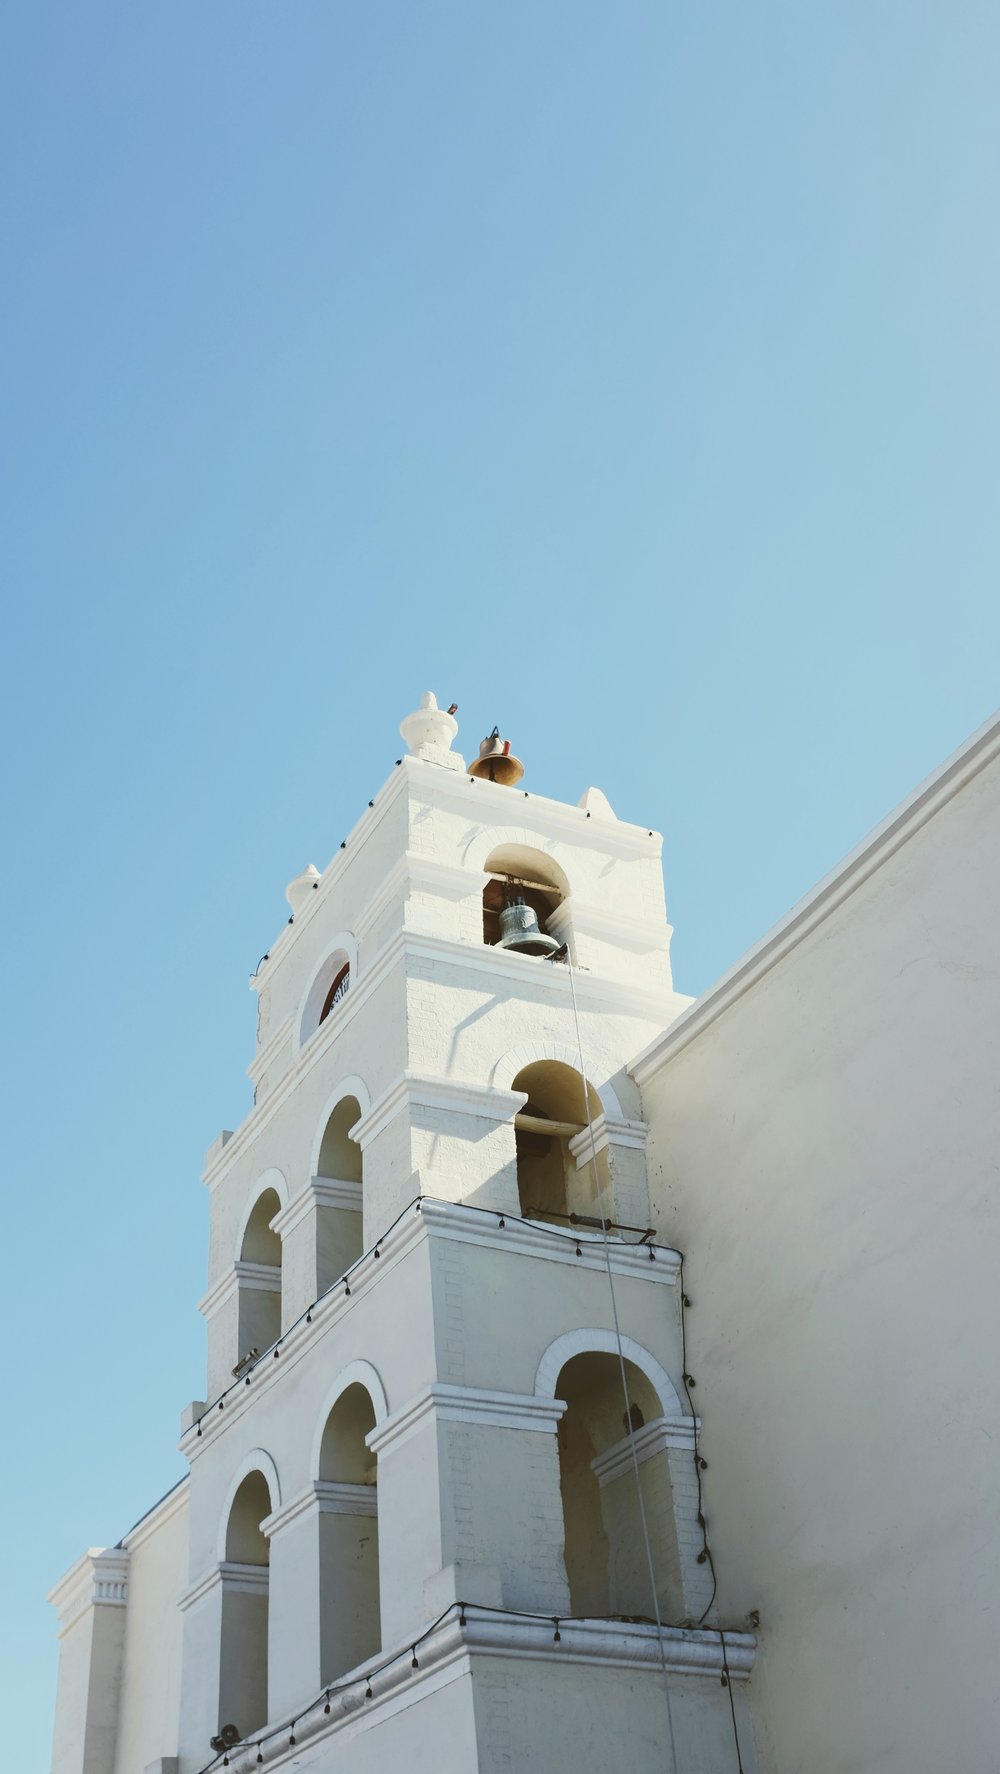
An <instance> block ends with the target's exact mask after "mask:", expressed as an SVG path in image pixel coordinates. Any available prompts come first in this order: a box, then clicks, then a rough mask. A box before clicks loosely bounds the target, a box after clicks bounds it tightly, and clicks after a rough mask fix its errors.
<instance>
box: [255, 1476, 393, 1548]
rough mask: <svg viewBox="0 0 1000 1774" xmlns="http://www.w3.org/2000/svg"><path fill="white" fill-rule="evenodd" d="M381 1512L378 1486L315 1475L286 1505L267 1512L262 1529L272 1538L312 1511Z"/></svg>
mask: <svg viewBox="0 0 1000 1774" xmlns="http://www.w3.org/2000/svg"><path fill="white" fill-rule="evenodd" d="M317 1514H318V1515H366V1516H377V1515H378V1490H377V1488H376V1486H375V1485H364V1484H338V1483H336V1482H335V1481H333V1480H331V1479H323V1478H319V1479H315V1480H314V1481H313V1483H312V1484H310V1485H307V1486H306V1489H305V1490H304V1491H301V1492H300V1493H299V1495H298V1496H297V1497H293V1498H292V1501H291V1502H290V1503H286V1504H285V1506H284V1508H283V1509H276V1510H275V1512H274V1514H273V1515H266V1516H265V1517H264V1519H263V1521H262V1522H261V1524H260V1531H261V1533H262V1534H266V1535H267V1538H268V1539H269V1540H273V1539H274V1538H275V1536H276V1535H277V1534H282V1533H284V1531H285V1529H286V1528H290V1527H291V1526H292V1525H293V1524H294V1523H295V1522H297V1521H301V1519H302V1517H303V1516H312V1515H317Z"/></svg>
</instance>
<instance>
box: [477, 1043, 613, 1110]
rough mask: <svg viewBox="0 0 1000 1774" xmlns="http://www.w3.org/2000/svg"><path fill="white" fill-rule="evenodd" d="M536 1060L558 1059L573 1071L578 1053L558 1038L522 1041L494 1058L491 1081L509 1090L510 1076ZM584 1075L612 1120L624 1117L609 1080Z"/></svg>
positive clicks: (515, 1074)
mask: <svg viewBox="0 0 1000 1774" xmlns="http://www.w3.org/2000/svg"><path fill="white" fill-rule="evenodd" d="M539 1060H557V1061H559V1062H560V1063H561V1064H562V1065H564V1066H569V1067H570V1068H571V1070H572V1071H574V1072H579V1070H580V1055H579V1053H578V1052H577V1050H576V1048H574V1047H565V1046H563V1045H562V1043H560V1042H558V1041H522V1042H521V1043H520V1044H519V1045H518V1046H517V1047H511V1048H508V1050H507V1052H506V1053H505V1054H504V1055H503V1056H502V1057H501V1058H500V1059H498V1060H497V1063H496V1065H495V1066H494V1067H493V1070H492V1072H491V1073H490V1083H491V1084H492V1085H494V1086H495V1087H496V1089H497V1090H509V1089H510V1083H511V1079H512V1078H516V1077H517V1074H518V1072H522V1071H523V1070H524V1068H525V1066H534V1065H537V1064H538V1061H539ZM584 1076H585V1077H587V1083H588V1084H589V1085H590V1086H591V1087H592V1089H594V1090H596V1092H597V1094H598V1096H599V1097H600V1099H601V1106H602V1108H603V1110H604V1113H605V1115H606V1116H608V1117H609V1119H610V1120H612V1121H623V1120H624V1119H625V1117H624V1115H623V1114H622V1106H621V1103H620V1102H619V1100H618V1097H617V1095H616V1093H615V1089H614V1086H613V1085H611V1084H608V1083H604V1084H598V1083H597V1081H596V1079H594V1078H591V1077H589V1076H587V1074H586V1073H585V1074H584Z"/></svg>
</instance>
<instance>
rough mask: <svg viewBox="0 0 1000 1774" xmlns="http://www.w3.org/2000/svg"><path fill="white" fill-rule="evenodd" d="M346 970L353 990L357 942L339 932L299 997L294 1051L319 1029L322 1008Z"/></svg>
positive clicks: (348, 933) (353, 936) (355, 938)
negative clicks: (343, 969) (340, 974)
mask: <svg viewBox="0 0 1000 1774" xmlns="http://www.w3.org/2000/svg"><path fill="white" fill-rule="evenodd" d="M344 966H347V967H348V968H349V969H350V981H351V985H352V986H353V985H354V984H355V983H356V981H357V975H358V942H357V937H356V936H355V935H354V932H353V931H352V930H340V931H338V932H337V935H336V936H335V937H334V939H333V941H332V942H331V943H330V945H329V946H328V948H327V950H326V952H325V954H324V956H323V959H322V961H320V963H319V965H318V966H317V967H316V968H314V970H313V973H312V975H311V977H310V980H309V984H308V985H307V986H306V989H305V991H304V992H303V994H302V1001H301V1005H300V1007H299V1014H298V1016H297V1017H296V1019H295V1051H296V1053H297V1052H298V1051H299V1049H300V1048H301V1047H303V1046H304V1045H305V1043H306V1042H307V1041H308V1040H309V1038H310V1036H311V1035H314V1034H315V1033H316V1030H317V1029H318V1028H319V1023H320V1017H321V1015H322V1013H323V1004H324V1002H325V1000H326V995H327V993H328V991H329V990H330V987H331V986H332V984H333V982H334V980H335V979H336V977H337V975H338V973H339V972H340V971H341V968H343V967H344Z"/></svg>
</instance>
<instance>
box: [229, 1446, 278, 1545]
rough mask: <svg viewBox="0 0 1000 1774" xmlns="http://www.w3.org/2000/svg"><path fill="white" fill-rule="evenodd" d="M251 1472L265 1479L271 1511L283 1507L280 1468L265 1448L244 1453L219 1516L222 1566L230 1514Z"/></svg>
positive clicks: (252, 1449) (230, 1482) (272, 1512)
mask: <svg viewBox="0 0 1000 1774" xmlns="http://www.w3.org/2000/svg"><path fill="white" fill-rule="evenodd" d="M251 1472H259V1473H260V1474H261V1476H262V1477H263V1479H264V1483H265V1484H266V1485H267V1490H268V1496H269V1497H270V1499H271V1509H270V1513H271V1514H272V1515H273V1514H274V1513H275V1512H276V1511H277V1510H279V1509H280V1508H281V1486H280V1484H279V1482H278V1468H277V1466H276V1465H275V1464H274V1461H273V1460H272V1458H271V1456H270V1454H269V1453H268V1452H267V1450H266V1449H265V1448H251V1449H250V1452H249V1453H248V1454H245V1455H244V1457H243V1459H242V1460H241V1461H240V1464H239V1465H238V1466H237V1468H236V1471H235V1473H234V1474H233V1476H232V1478H231V1479H230V1481H229V1489H228V1490H227V1492H226V1500H225V1502H224V1504H223V1506H222V1510H221V1513H220V1516H219V1536H218V1541H217V1546H218V1558H219V1566H220V1568H221V1567H222V1566H223V1565H224V1564H226V1562H227V1560H226V1538H227V1536H228V1533H229V1514H230V1511H231V1509H232V1507H233V1502H234V1500H235V1497H236V1493H237V1491H238V1490H239V1488H240V1485H241V1484H242V1483H243V1480H244V1479H245V1478H249V1476H250V1474H251ZM251 1568H253V1567H251Z"/></svg>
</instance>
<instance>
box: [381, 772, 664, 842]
mask: <svg viewBox="0 0 1000 1774" xmlns="http://www.w3.org/2000/svg"><path fill="white" fill-rule="evenodd" d="M403 763H404V767H405V766H406V765H410V766H411V767H412V766H413V765H414V764H417V765H418V766H419V760H417V759H412V758H404V760H403ZM430 768H433V766H430ZM425 781H426V778H425ZM434 786H435V788H436V789H437V790H438V793H437V794H436V795H435V796H434V799H436V800H440V801H450V802H451V803H452V804H453V805H455V804H457V805H458V806H459V807H460V808H461V809H462V811H463V812H464V813H468V814H469V815H470V817H472V816H474V815H475V812H476V810H477V809H479V812H480V816H481V815H482V812H483V811H484V810H488V812H489V813H490V814H491V815H495V816H496V823H498V824H503V825H509V824H510V822H511V820H512V819H520V820H522V821H523V820H524V819H525V814H526V810H525V807H524V805H523V803H524V800H525V799H527V800H528V801H529V802H530V803H531V804H532V806H531V811H529V812H528V814H527V817H528V822H529V823H530V822H531V812H532V811H536V810H537V811H540V812H541V813H542V814H543V816H544V821H545V825H546V829H547V830H548V831H550V832H556V833H558V834H559V835H560V836H561V837H564V838H571V839H573V840H575V841H576V842H577V843H578V844H580V845H581V846H582V847H583V848H585V849H593V850H601V851H603V852H604V853H605V854H606V855H611V856H614V855H618V856H622V857H625V856H628V857H633V856H649V857H659V855H660V853H661V851H662V849H663V837H662V835H661V833H659V832H649V831H647V830H646V829H645V828H643V827H642V826H638V825H630V824H629V823H628V821H626V820H623V819H614V820H610V819H589V818H588V816H587V810H586V808H584V807H571V806H570V805H569V803H568V802H566V801H553V800H550V799H549V797H548V796H547V795H536V794H533V793H530V792H528V791H525V790H521V789H519V790H517V792H516V793H515V792H514V791H513V790H512V789H510V788H508V787H506V786H504V785H503V784H502V783H499V782H484V781H477V779H476V778H475V777H471V776H469V775H467V774H466V773H465V772H463V773H462V774H461V775H458V774H455V775H452V774H451V773H450V772H449V773H448V774H445V772H444V771H438V770H435V772H434ZM501 796H502V797H503V799H501V798H500V797H501ZM519 803H520V806H519V805H518V804H519ZM486 823H487V821H485V820H484V824H486ZM489 823H493V820H490V822H489Z"/></svg>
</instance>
